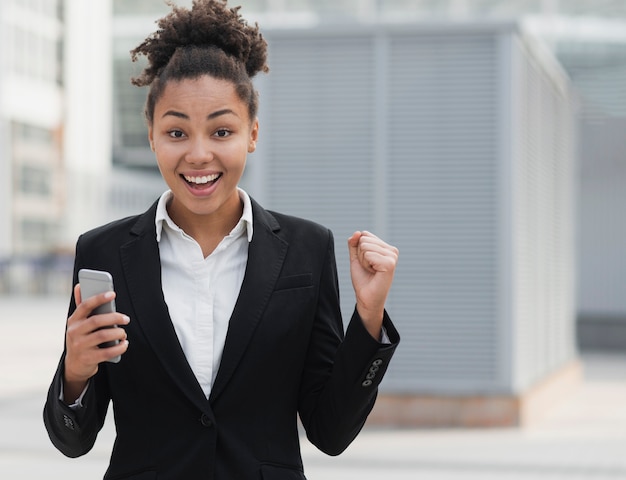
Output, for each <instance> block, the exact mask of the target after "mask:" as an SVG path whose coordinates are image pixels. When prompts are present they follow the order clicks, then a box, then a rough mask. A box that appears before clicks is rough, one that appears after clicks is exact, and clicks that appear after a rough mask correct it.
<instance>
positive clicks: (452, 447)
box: [0, 297, 626, 480]
mask: <svg viewBox="0 0 626 480" xmlns="http://www.w3.org/2000/svg"><path fill="white" fill-rule="evenodd" d="M66 308H67V299H66V298H58V297H41V298H39V297H34V298H33V297H22V298H20V297H17V298H16V297H0V332H2V343H3V346H2V348H1V349H0V479H2V480H13V479H28V480H31V479H41V478H46V479H47V480H56V479H64V480H74V479H76V480H78V479H80V480H86V479H98V478H102V475H103V474H104V471H105V469H106V466H107V462H108V456H109V453H110V449H111V446H112V443H113V438H114V432H113V428H112V425H111V422H107V424H106V425H105V427H104V429H103V431H102V432H101V434H100V436H99V437H98V440H97V442H96V445H95V447H94V449H93V450H92V451H91V452H90V453H89V454H88V455H86V456H84V457H81V458H78V459H68V458H65V457H64V456H63V455H62V454H60V453H59V452H58V451H57V450H55V449H54V447H53V446H52V444H51V443H50V441H49V440H48V437H47V434H46V431H45V429H44V426H43V422H42V420H41V412H42V408H43V404H44V401H45V396H46V389H47V386H48V383H49V381H50V379H51V378H52V374H53V372H54V370H55V367H56V363H57V361H58V357H59V354H60V353H61V349H62V345H63V330H64V323H65V320H64V319H65V314H66ZM582 362H583V366H584V371H585V375H584V381H583V382H582V384H581V385H580V386H579V387H578V388H577V390H576V391H575V392H574V394H572V396H571V397H569V398H568V399H567V400H565V401H564V402H562V403H560V404H559V405H556V406H554V408H553V409H552V410H551V411H550V412H548V413H547V414H546V416H545V418H543V419H542V420H541V421H540V422H539V423H537V424H535V425H533V426H531V427H526V428H521V429H518V428H512V429H508V428H507V429H436V430H427V429H417V430H409V429H407V430H402V429H385V428H373V427H367V426H366V428H365V429H364V431H363V432H362V433H361V435H360V436H359V437H358V438H357V439H356V440H355V441H354V443H353V444H352V445H351V446H350V447H349V448H348V450H347V451H346V452H345V453H344V454H342V455H341V456H339V457H327V456H325V455H324V454H322V453H320V452H318V451H317V450H316V449H315V448H314V447H313V446H311V445H310V444H309V443H308V442H307V441H306V440H303V442H302V454H303V460H304V465H305V472H306V475H307V478H308V479H309V480H353V479H354V480H356V479H359V480H369V479H377V480H380V479H384V480H409V479H410V480H416V479H417V480H419V479H428V480H461V479H462V480H479V479H480V480H491V479H499V480H518V479H538V480H543V479H546V480H548V479H550V480H556V479H568V480H577V479H596V480H605V479H606V480H615V479H626V455H625V452H626V352H625V353H624V354H601V353H594V354H592V353H585V354H583V355H582ZM234 480H239V479H234Z"/></svg>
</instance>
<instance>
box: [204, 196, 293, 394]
mask: <svg viewBox="0 0 626 480" xmlns="http://www.w3.org/2000/svg"><path fill="white" fill-rule="evenodd" d="M252 211H253V222H254V234H253V237H252V241H251V242H250V245H249V247H248V263H247V265H246V273H245V275H244V279H243V284H242V285H241V290H240V292H239V296H238V298H237V302H236V304H235V308H234V310H233V313H232V316H231V318H230V323H229V325H228V333H227V334H226V343H225V345H224V352H223V354H222V360H221V362H220V366H219V370H218V372H217V377H216V379H215V382H214V384H213V388H212V389H211V394H210V397H209V399H210V400H211V402H213V401H214V400H215V399H216V398H217V397H218V396H219V395H220V393H221V392H222V391H223V389H224V387H225V386H226V384H227V383H228V380H229V379H230V378H231V377H232V375H233V372H234V371H235V369H236V367H237V364H238V363H239V361H240V360H241V357H242V356H243V354H244V352H245V350H246V347H247V345H248V343H249V342H250V339H251V338H252V335H253V333H254V330H255V329H256V326H257V324H258V323H259V321H260V320H261V317H262V315H263V312H264V310H265V306H266V304H267V302H268V301H269V299H270V296H271V295H272V292H273V290H274V285H275V284H276V280H277V279H278V276H279V274H280V271H281V268H282V265H283V262H284V260H285V256H286V254H287V248H288V244H287V243H286V242H285V241H284V240H283V239H281V238H280V237H279V236H277V235H276V234H275V232H276V231H278V230H279V228H280V226H279V224H278V222H277V221H276V219H275V218H274V217H273V216H272V215H271V214H270V213H269V212H267V211H266V210H264V209H263V208H262V207H261V206H259V204H257V203H256V202H255V201H254V200H252Z"/></svg>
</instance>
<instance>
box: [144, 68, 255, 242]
mask: <svg viewBox="0 0 626 480" xmlns="http://www.w3.org/2000/svg"><path fill="white" fill-rule="evenodd" d="M257 134H258V122H257V120H256V119H254V121H251V120H250V118H249V117H248V106H247V105H246V104H245V103H244V102H243V101H242V100H241V99H240V98H239V96H238V95H237V93H236V91H235V86H234V85H233V84H232V83H231V82H229V81H226V80H217V79H215V78H212V77H210V76H207V75H205V76H202V77H199V78H197V79H186V80H180V81H171V82H170V83H168V84H167V85H166V87H165V90H164V91H163V94H162V95H161V97H160V98H159V100H158V101H157V102H156V104H155V107H154V116H153V121H152V124H151V125H150V126H149V130H148V136H149V139H150V145H151V147H152V150H153V151H154V152H155V154H156V159H157V163H158V165H159V170H160V171H161V175H162V176H163V179H164V180H165V182H166V183H167V185H168V187H169V188H170V189H171V190H172V192H173V194H174V195H173V199H172V201H171V203H170V205H168V212H169V214H170V216H171V217H172V220H174V222H176V224H177V225H178V226H179V227H181V228H182V229H183V230H186V231H188V232H189V230H193V228H194V227H197V226H198V225H201V224H204V223H206V221H207V220H209V221H211V222H213V221H216V222H218V223H224V222H225V224H227V225H230V228H232V226H234V223H236V222H237V220H238V219H239V217H240V215H241V202H240V200H239V194H238V192H237V185H238V183H239V180H240V178H241V176H242V174H243V171H244V167H245V164H246V157H247V154H248V153H249V152H253V151H254V150H255V148H256V140H257ZM233 222H234V223H233Z"/></svg>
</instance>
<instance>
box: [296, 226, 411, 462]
mask: <svg viewBox="0 0 626 480" xmlns="http://www.w3.org/2000/svg"><path fill="white" fill-rule="evenodd" d="M333 245H334V242H333V238H332V234H331V233H330V232H329V241H328V248H327V253H326V258H325V261H324V269H323V271H322V274H321V278H320V293H319V298H318V302H317V312H316V318H315V325H314V327H313V331H312V333H311V340H310V344H309V349H308V353H307V360H306V367H305V374H304V377H303V381H302V385H301V388H300V401H299V413H300V418H301V420H302V424H303V426H304V428H305V430H306V434H307V437H308V439H309V440H310V441H311V443H313V444H314V445H315V446H316V447H317V448H319V449H320V450H321V451H323V452H325V453H327V454H329V455H339V454H340V453H341V452H343V451H344V450H345V449H346V448H347V447H348V446H349V445H350V443H351V442H352V441H353V440H354V438H355V437H356V436H357V435H358V433H359V432H360V431H361V429H362V427H363V425H364V424H365V421H366V419H367V416H368V415H369V413H370V411H371V410H372V408H373V406H374V402H375V400H376V396H377V393H378V385H379V384H380V382H381V381H382V378H383V376H384V374H385V371H386V370H387V367H388V365H389V361H390V360H391V357H392V356H393V353H394V351H395V349H396V347H397V345H398V343H399V341H400V337H399V334H398V332H397V330H396V328H395V326H394V325H393V323H392V322H391V319H390V318H389V316H388V314H387V312H385V314H384V319H383V326H384V328H385V329H386V332H387V336H388V337H389V340H390V342H391V343H388V344H382V343H380V342H378V341H377V340H376V339H374V338H373V337H372V336H371V335H370V334H369V332H368V331H367V330H366V328H365V326H364V324H363V321H362V320H361V318H360V317H359V315H358V313H357V312H356V309H355V310H354V313H353V315H352V318H351V320H350V323H349V324H348V327H347V330H346V332H345V335H344V331H343V322H342V318H341V311H340V307H339V287H338V281H337V267H336V262H335V255H334V246H333Z"/></svg>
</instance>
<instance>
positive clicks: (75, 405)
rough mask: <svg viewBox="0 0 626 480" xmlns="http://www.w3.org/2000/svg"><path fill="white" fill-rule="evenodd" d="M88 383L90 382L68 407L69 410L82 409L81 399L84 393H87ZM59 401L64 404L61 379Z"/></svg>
mask: <svg viewBox="0 0 626 480" xmlns="http://www.w3.org/2000/svg"><path fill="white" fill-rule="evenodd" d="M89 383H90V382H87V385H85V388H83V391H82V392H81V394H80V396H79V397H78V398H77V399H76V400H74V403H72V404H70V405H68V407H69V408H71V409H72V410H78V409H79V408H83V397H84V396H85V393H87V389H88V388H89ZM59 400H61V401H62V402H63V403H66V402H65V398H64V396H63V379H61V394H60V395H59Z"/></svg>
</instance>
